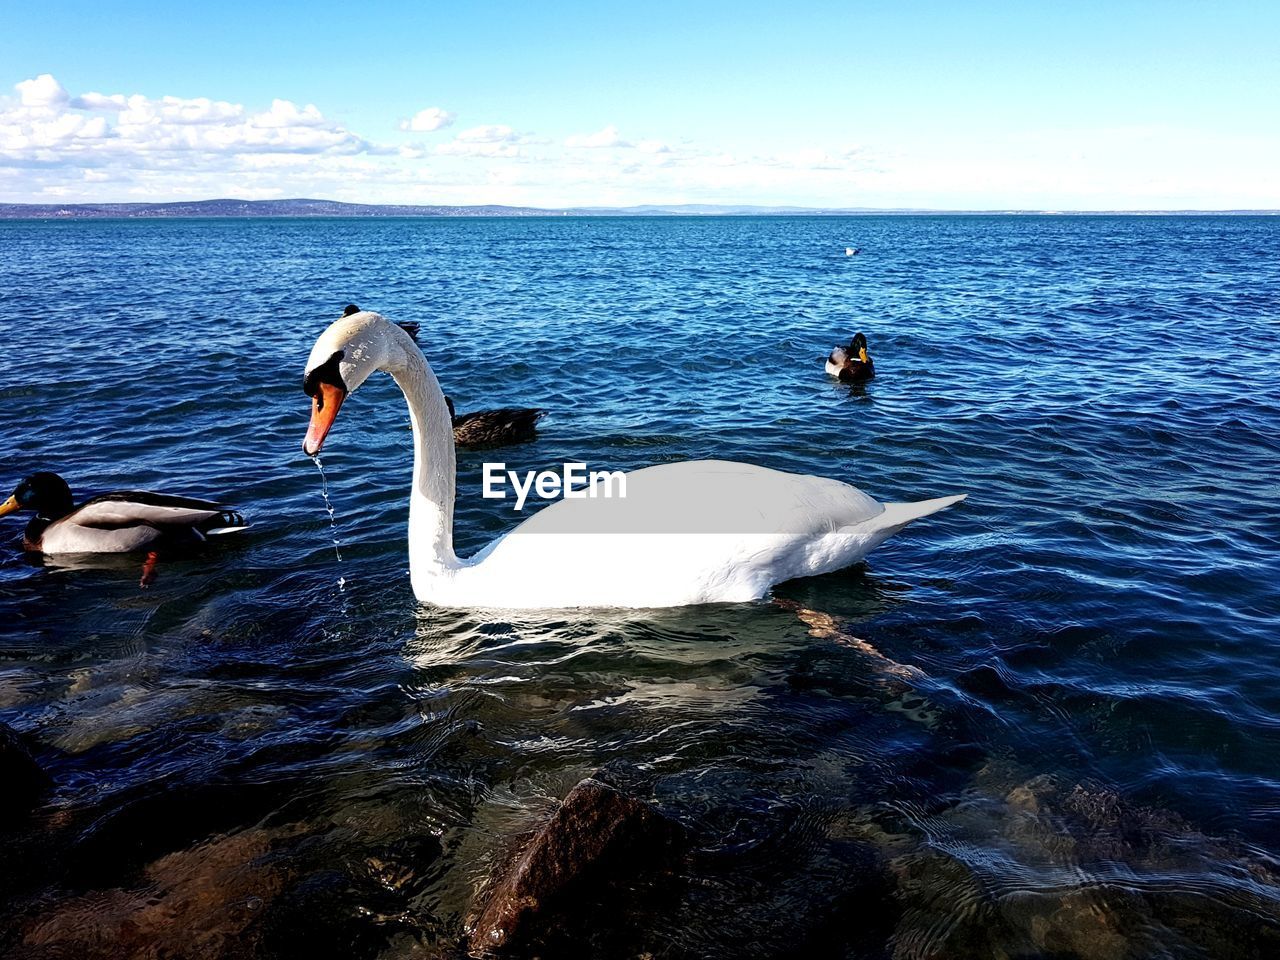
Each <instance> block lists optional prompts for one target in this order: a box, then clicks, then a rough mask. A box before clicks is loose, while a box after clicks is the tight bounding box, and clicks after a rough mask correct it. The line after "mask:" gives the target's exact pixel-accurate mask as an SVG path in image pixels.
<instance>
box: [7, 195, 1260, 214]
mask: <svg viewBox="0 0 1280 960" xmlns="http://www.w3.org/2000/svg"><path fill="white" fill-rule="evenodd" d="M217 204H234V205H236V206H239V207H242V208H245V207H247V208H250V209H252V208H259V207H270V206H271V205H284V206H287V205H297V206H299V207H300V208H304V207H305V206H313V207H314V206H317V205H321V206H328V207H334V208H356V209H363V210H368V211H378V210H388V211H390V210H396V211H419V212H418V213H417V214H416V215H417V216H438V217H447V216H450V215H451V214H448V213H440V212H434V211H445V210H450V211H486V212H488V214H489V215H490V216H495V215H496V216H501V215H502V213H501V212H502V211H509V212H512V213H516V214H519V215H522V216H573V215H575V214H577V215H586V216H593V215H594V216H598V215H602V214H603V215H607V214H609V213H633V214H634V213H640V212H643V213H648V214H649V215H653V216H679V215H681V211H686V212H687V211H707V212H706V213H705V214H704V215H707V216H714V215H719V216H733V215H739V216H740V215H744V214H747V215H749V213H750V212H756V213H763V214H770V213H772V214H775V215H785V214H794V215H827V216H830V215H839V214H844V215H872V216H874V215H877V214H879V215H888V214H907V215H912V214H915V215H920V214H924V215H928V214H941V215H945V214H956V215H963V214H969V215H1002V214H1003V215H1040V216H1070V215H1077V216H1082V215H1083V216H1087V215H1112V216H1143V215H1147V216H1160V215H1164V216H1168V215H1177V214H1183V215H1202V216H1212V215H1236V216H1243V215H1253V216H1275V215H1280V209H1277V208H1268V207H1258V208H1252V207H1230V208H1201V207H1163V208H1150V209H1145V208H1133V207H1128V208H1111V209H1105V208H1064V207H1053V208H1050V207H982V208H978V207H857V206H849V207H846V206H832V207H809V206H802V205H798V204H785V203H782V204H760V203H732V202H729V203H703V202H679V201H676V202H663V203H635V204H627V205H623V206H616V205H615V206H606V205H582V204H575V205H571V206H533V205H523V204H495V203H365V202H362V201H352V200H330V199H324V198H316V197H282V198H274V199H256V200H249V199H243V198H237V197H216V196H215V197H207V198H202V199H198V200H108V201H94V200H76V201H71V202H65V203H58V202H52V203H50V202H37V201H0V217H3V216H4V214H5V213H6V212H9V213H10V217H9V219H17V218H14V217H13V216H12V214H13V213H19V212H21V211H24V210H30V211H32V212H33V213H34V212H35V211H37V210H39V211H48V212H52V213H54V215H55V216H56V212H57V211H63V210H65V211H68V212H80V213H91V212H93V211H102V212H104V213H105V212H107V211H108V210H111V209H115V210H123V209H128V210H136V211H141V210H150V209H156V208H173V207H197V206H212V205H217ZM735 211H737V213H736V214H735ZM288 215H289V214H287V213H283V214H282V213H266V212H263V213H252V212H248V211H243V212H224V213H220V214H210V216H221V217H237V216H238V217H254V216H257V217H263V218H269V217H279V216H288ZM311 215H312V216H323V215H324V214H311ZM402 215H408V216H413V215H415V214H413V213H406V214H402ZM347 216H350V217H353V218H358V217H361V216H369V214H367V213H366V214H361V213H357V212H353V213H350V214H347ZM44 218H45V217H42V218H41V219H44ZM174 219H177V218H176V217H175V218H174Z"/></svg>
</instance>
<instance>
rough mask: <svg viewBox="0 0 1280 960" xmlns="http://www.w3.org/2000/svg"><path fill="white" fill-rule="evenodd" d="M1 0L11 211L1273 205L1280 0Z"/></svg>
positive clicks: (0, 174)
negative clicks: (211, 205) (294, 202)
mask: <svg viewBox="0 0 1280 960" xmlns="http://www.w3.org/2000/svg"><path fill="white" fill-rule="evenodd" d="M541 6H543V5H537V4H530V3H521V4H516V3H506V2H498V3H488V4H463V3H453V4H448V5H440V4H429V3H421V2H419V3H400V2H391V3H375V4H370V5H365V6H360V5H356V4H352V3H349V2H344V3H333V2H328V0H316V2H312V3H308V4H268V3H262V2H259V3H254V4H250V3H243V2H227V3H222V4H218V5H208V6H207V7H206V9H205V10H204V11H203V12H199V13H196V14H188V13H187V12H186V10H185V9H183V10H182V12H179V8H177V7H174V6H172V5H168V4H166V5H161V4H157V3H144V2H132V3H130V2H124V3H120V2H117V3H113V4H101V3H94V4H87V3H77V2H64V3H53V4H44V5H23V6H18V7H15V6H14V5H7V6H6V7H5V9H4V11H3V14H2V15H0V18H2V19H0V98H3V99H0V201H9V202H23V201H28V202H72V201H95V200H97V201H111V200H171V199H188V198H196V197H212V196H239V197H255V198H256V197H283V196H321V197H331V198H334V199H342V200H352V201H367V202H409V203H512V204H532V205H538V206H561V205H578V204H585V205H606V204H630V203H679V202H704V203H764V204H798V205H804V206H871V207H896V206H925V207H941V208H954V209H964V208H984V209H992V208H1034V209H1163V208H1182V207H1192V208H1201V209H1221V208H1239V207H1264V208H1276V207H1280V177H1277V176H1276V175H1275V173H1274V171H1276V170H1280V108H1277V106H1276V102H1277V101H1280V57H1278V56H1276V54H1275V43H1276V40H1275V38H1276V37H1277V36H1280V4H1276V3H1274V2H1271V3H1261V2H1258V3H1241V2H1225V3H1221V4H1216V5H1211V4H1204V3H1176V2H1175V3H1132V2H1131V3H1125V2H1119V3H1088V2H1077V3H1073V4H1062V5H1057V9H1049V8H1048V7H1047V6H1043V5H1039V4H1025V3H1024V4H1014V3H975V2H969V3H965V4H957V3H934V2H917V3H909V2H908V3H893V4H889V3H858V2H856V0H848V2H843V3H805V2H796V3H792V4H778V3H756V2H751V0H740V2H736V3H732V4H730V3H718V2H713V3H698V2H693V0H686V2H684V3H667V2H661V0H660V2H649V3H629V4H576V3H574V4H569V3H561V4H556V5H554V9H552V6H553V5H546V6H547V9H541V8H540V7H541Z"/></svg>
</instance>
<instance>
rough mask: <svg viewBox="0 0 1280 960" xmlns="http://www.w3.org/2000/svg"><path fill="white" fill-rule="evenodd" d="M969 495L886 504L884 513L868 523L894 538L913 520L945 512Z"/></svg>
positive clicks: (962, 494)
mask: <svg viewBox="0 0 1280 960" xmlns="http://www.w3.org/2000/svg"><path fill="white" fill-rule="evenodd" d="M967 496H968V494H966V493H961V494H957V495H955V496H952V497H937V498H935V499H933V500H917V501H915V502H914V503H886V504H885V505H884V513H881V514H879V515H878V516H875V517H872V518H871V519H870V520H868V521H867V523H868V524H869V525H870V526H871V527H873V528H874V529H876V530H884V531H887V532H888V535H890V536H892V535H893V534H895V533H897V532H898V531H899V530H901V529H902V528H903V527H905V526H906V525H907V524H909V523H910V522H911V521H913V520H919V519H920V518H921V517H927V516H929V514H931V513H937V512H938V511H939V510H945V509H946V508H947V507H949V506H951V505H952V504H955V503H959V502H960V501H961V500H963V499H964V498H965V497H967Z"/></svg>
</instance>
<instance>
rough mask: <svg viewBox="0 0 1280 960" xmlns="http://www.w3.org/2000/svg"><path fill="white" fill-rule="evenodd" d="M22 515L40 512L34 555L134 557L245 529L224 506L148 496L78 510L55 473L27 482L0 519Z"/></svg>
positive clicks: (0, 509)
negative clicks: (122, 554)
mask: <svg viewBox="0 0 1280 960" xmlns="http://www.w3.org/2000/svg"><path fill="white" fill-rule="evenodd" d="M18 510H33V511H35V516H34V517H32V518H31V521H30V522H29V523H28V524H27V529H26V531H25V532H24V533H23V536H22V546H23V548H24V549H25V550H27V551H29V552H32V553H132V552H133V551H135V550H149V549H152V548H154V547H158V546H162V545H166V544H180V543H199V542H201V541H203V540H204V539H205V538H206V537H208V536H210V535H212V534H218V533H231V532H234V531H237V530H243V529H244V528H245V522H244V517H243V516H241V515H240V513H239V512H237V511H235V510H233V509H231V508H230V507H227V506H225V505H223V504H221V503H213V502H212V501H210V500H193V499H191V498H190V497H174V496H170V495H168V494H164V493H150V492H148V491H145V490H116V491H114V492H112V493H104V494H102V495H101V496H97V497H93V498H92V499H89V500H86V501H85V502H84V503H82V504H80V506H78V507H77V506H76V505H75V503H74V501H73V500H72V499H71V488H70V487H69V486H67V481H65V480H63V479H62V478H61V477H60V476H58V475H57V474H56V473H34V474H32V475H31V476H29V477H27V479H25V480H23V481H22V482H21V483H20V484H18V486H17V489H15V490H14V491H13V496H11V497H10V498H9V499H8V500H6V501H5V502H4V503H3V504H0V517H2V516H4V515H6V514H9V513H14V512H16V511H18Z"/></svg>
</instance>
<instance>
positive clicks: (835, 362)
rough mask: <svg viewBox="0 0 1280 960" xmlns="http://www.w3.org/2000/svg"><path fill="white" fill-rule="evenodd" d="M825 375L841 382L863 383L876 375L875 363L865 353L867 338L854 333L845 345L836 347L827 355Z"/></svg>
mask: <svg viewBox="0 0 1280 960" xmlns="http://www.w3.org/2000/svg"><path fill="white" fill-rule="evenodd" d="M826 371H827V375H828V376H831V377H835V378H836V379H837V380H839V381H840V382H841V383H864V382H866V381H867V380H870V379H871V378H872V377H874V376H875V375H876V365H875V364H874V363H872V362H871V357H870V356H869V355H868V353H867V338H866V337H864V336H863V335H862V334H861V333H855V334H854V335H853V339H852V340H850V341H849V345H848V346H847V347H836V348H835V349H834V350H832V351H831V355H830V356H828V357H827V365H826Z"/></svg>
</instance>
